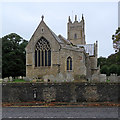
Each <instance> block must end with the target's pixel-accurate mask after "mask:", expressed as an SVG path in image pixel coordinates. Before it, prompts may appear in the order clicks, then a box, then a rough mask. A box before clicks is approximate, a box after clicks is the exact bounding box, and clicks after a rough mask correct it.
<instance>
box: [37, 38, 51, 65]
mask: <svg viewBox="0 0 120 120" xmlns="http://www.w3.org/2000/svg"><path fill="white" fill-rule="evenodd" d="M40 66H51V47H50V44H49V42H48V41H47V40H46V39H45V38H44V37H41V38H40V39H39V40H38V42H37V43H36V45H35V67H40Z"/></svg>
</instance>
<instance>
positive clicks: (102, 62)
mask: <svg viewBox="0 0 120 120" xmlns="http://www.w3.org/2000/svg"><path fill="white" fill-rule="evenodd" d="M97 64H98V66H99V65H100V68H101V67H102V66H103V65H106V64H107V58H105V57H99V58H98V63H97Z"/></svg>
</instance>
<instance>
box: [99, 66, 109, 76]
mask: <svg viewBox="0 0 120 120" xmlns="http://www.w3.org/2000/svg"><path fill="white" fill-rule="evenodd" d="M100 72H101V73H102V74H106V75H107V76H108V75H109V68H108V66H107V65H104V66H102V67H101V70H100Z"/></svg>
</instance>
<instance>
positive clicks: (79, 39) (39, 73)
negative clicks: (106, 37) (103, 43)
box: [26, 15, 99, 82]
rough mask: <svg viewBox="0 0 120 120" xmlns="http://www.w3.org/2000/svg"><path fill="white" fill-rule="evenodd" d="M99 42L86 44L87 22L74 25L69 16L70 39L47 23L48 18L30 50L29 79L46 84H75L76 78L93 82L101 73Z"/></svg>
mask: <svg viewBox="0 0 120 120" xmlns="http://www.w3.org/2000/svg"><path fill="white" fill-rule="evenodd" d="M97 47H98V45H97V41H96V43H94V44H86V40H85V20H84V16H83V15H82V19H81V21H78V20H77V15H75V21H74V22H72V21H71V18H70V16H69V18H68V23H67V39H66V38H64V37H63V36H62V35H58V36H57V35H56V34H55V33H54V32H53V31H52V30H51V29H50V28H49V27H48V26H47V25H46V23H45V22H44V16H43V15H42V20H41V22H40V24H39V25H38V27H37V29H36V30H35V32H34V34H33V35H32V37H31V39H30V41H29V43H28V45H27V47H26V77H28V78H30V79H34V78H35V79H43V81H45V82H55V81H56V82H64V81H67V82H71V81H74V80H75V76H85V77H86V79H87V80H91V78H92V76H93V75H95V74H98V72H99V69H98V67H97Z"/></svg>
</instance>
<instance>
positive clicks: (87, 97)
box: [2, 82, 120, 102]
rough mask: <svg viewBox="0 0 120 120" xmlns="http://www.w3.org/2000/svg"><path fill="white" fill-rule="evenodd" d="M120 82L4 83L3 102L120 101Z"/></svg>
mask: <svg viewBox="0 0 120 120" xmlns="http://www.w3.org/2000/svg"><path fill="white" fill-rule="evenodd" d="M119 86H120V84H115V83H114V84H112V83H111V84H108V83H104V84H103V83H97V84H92V83H72V82H71V83H66V82H65V83H3V84H2V101H3V102H27V101H34V100H36V101H46V102H51V101H56V102H92V101H93V102H105V101H110V102H118V101H120V96H118V95H119V94H118V93H120V89H118V88H119Z"/></svg>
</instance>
